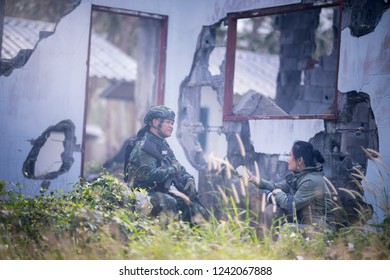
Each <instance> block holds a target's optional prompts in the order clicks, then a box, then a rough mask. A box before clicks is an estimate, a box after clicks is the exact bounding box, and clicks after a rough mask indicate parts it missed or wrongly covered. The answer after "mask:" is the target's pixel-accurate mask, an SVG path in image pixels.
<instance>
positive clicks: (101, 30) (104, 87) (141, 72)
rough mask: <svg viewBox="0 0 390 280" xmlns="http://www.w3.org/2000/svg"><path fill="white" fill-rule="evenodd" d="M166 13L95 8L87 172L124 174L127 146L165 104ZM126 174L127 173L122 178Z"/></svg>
mask: <svg viewBox="0 0 390 280" xmlns="http://www.w3.org/2000/svg"><path fill="white" fill-rule="evenodd" d="M166 37H167V17H166V16H160V15H152V14H145V13H139V12H133V11H127V10H119V9H112V8H106V7H101V6H93V9H92V14H91V33H90V47H89V63H88V65H89V68H88V82H87V96H86V104H85V112H86V113H85V126H84V141H83V164H82V172H81V174H82V176H83V177H84V178H85V179H93V178H96V177H97V176H98V175H99V174H100V173H101V172H103V171H106V170H107V169H109V170H107V171H109V172H110V173H111V172H112V173H114V174H116V175H121V174H120V173H123V162H124V144H125V142H126V140H127V139H128V138H130V137H132V136H133V135H135V134H136V133H137V131H138V130H139V129H140V128H141V127H142V126H143V121H142V120H143V116H144V114H145V112H146V110H147V109H148V108H149V107H150V106H152V105H155V104H162V103H163V96H164V94H163V90H164V88H163V85H164V83H163V81H164V70H165V50H166ZM119 177H123V176H119Z"/></svg>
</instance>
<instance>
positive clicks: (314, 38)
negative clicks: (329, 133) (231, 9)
mask: <svg viewBox="0 0 390 280" xmlns="http://www.w3.org/2000/svg"><path fill="white" fill-rule="evenodd" d="M227 22H228V38H227V50H226V71H225V96H224V120H244V119H272V118H275V119H279V118H282V119H284V118H285V119H288V118H293V119H296V118H302V119H309V118H319V119H333V118H336V113H337V110H336V106H337V103H336V100H337V74H338V58H339V42H338V38H339V32H340V7H339V1H333V2H332V3H328V4H326V5H325V4H324V5H321V6H318V5H317V6H314V5H313V4H306V5H302V4H299V5H292V6H284V7H279V8H270V9H262V10H258V11H250V12H242V13H231V14H229V15H228V17H227ZM248 72H249V73H251V75H250V77H249V78H250V81H249V82H248V81H247V80H248V75H247V76H246V77H245V79H243V78H242V76H241V74H242V73H248ZM244 81H246V82H245V83H244ZM254 92H255V93H256V95H260V96H261V97H260V98H258V100H260V101H259V104H258V107H259V110H256V114H255V115H252V116H243V115H240V114H239V112H237V110H236V108H235V106H237V104H239V103H240V99H242V98H244V97H245V95H247V94H251V95H253V94H254ZM261 102H263V103H264V104H263V105H262V104H260V103H261ZM264 105H266V106H264Z"/></svg>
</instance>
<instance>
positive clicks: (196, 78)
mask: <svg viewBox="0 0 390 280" xmlns="http://www.w3.org/2000/svg"><path fill="white" fill-rule="evenodd" d="M347 2H348V1H347ZM368 2H369V1H361V3H359V4H356V3H354V4H351V3H349V2H348V3H347V5H346V7H345V10H343V13H342V20H343V22H344V26H343V31H342V36H341V39H340V40H341V50H340V52H341V54H340V68H339V78H338V89H339V97H338V100H337V102H338V108H337V110H338V114H339V115H338V118H337V119H336V120H317V121H313V120H283V121H282V120H266V121H258V120H257V121H249V122H248V121H241V122H224V123H223V126H222V127H221V131H222V132H223V134H224V135H225V137H226V141H227V147H228V148H227V151H226V154H225V155H226V157H227V158H228V160H229V162H230V163H231V164H232V165H233V166H234V167H237V166H238V165H240V164H247V165H249V166H252V167H253V162H256V163H257V164H258V165H259V169H260V173H261V174H262V176H263V177H264V178H266V179H272V180H276V181H277V180H280V179H282V178H283V175H284V174H285V173H286V171H287V166H286V163H285V162H283V160H280V155H282V154H284V153H288V151H289V149H290V148H291V144H292V143H293V141H295V140H306V141H310V142H312V143H313V144H314V146H315V147H316V148H318V149H319V150H320V151H321V152H322V153H323V154H324V156H325V159H326V165H325V175H326V176H327V177H328V178H329V179H330V180H331V181H332V183H333V184H334V185H335V187H336V188H337V189H338V190H339V199H340V200H341V201H342V204H343V206H344V208H345V210H346V211H347V212H346V213H344V212H343V213H339V214H340V215H341V216H340V219H347V220H349V221H350V222H357V221H359V219H360V217H359V213H358V212H359V211H360V212H365V211H367V212H368V216H367V217H366V218H369V217H371V216H370V213H369V212H370V210H371V206H372V207H374V210H375V214H374V216H372V218H373V219H374V220H375V221H377V222H378V221H382V220H383V217H384V216H386V215H387V216H388V215H389V212H388V208H387V210H386V208H385V211H387V212H384V211H383V208H382V209H381V207H386V206H387V207H388V205H389V198H388V197H384V198H378V197H377V200H376V201H375V200H373V199H372V194H370V193H369V191H367V190H366V191H364V192H363V190H361V189H360V188H359V186H358V185H356V184H355V183H353V179H354V178H353V176H351V174H352V173H354V172H355V170H354V168H356V169H357V170H359V171H361V172H363V174H367V177H368V178H370V177H371V178H370V180H373V178H372V177H373V175H374V174H375V169H376V168H377V167H376V166H373V163H372V161H369V160H368V159H367V154H366V153H365V152H364V151H363V150H362V147H363V148H370V149H373V150H374V151H379V153H381V154H382V156H383V157H384V162H385V164H386V165H387V166H389V163H390V162H389V156H388V151H387V150H388V149H387V147H386V146H384V145H380V143H381V139H388V132H387V131H386V129H385V127H387V124H384V123H385V122H386V121H385V120H386V118H387V116H388V112H387V110H385V109H384V108H385V105H383V104H381V105H379V104H376V102H378V100H383V101H384V102H387V99H388V98H387V96H388V92H386V87H385V85H387V87H388V85H389V64H388V61H389V59H388V55H389V54H388V51H387V50H388V48H389V46H388V41H389V40H388V38H389V33H388V32H389V31H388V30H385V27H384V26H389V25H388V17H389V14H388V11H387V8H388V4H386V3H385V2H386V1H385V2H384V3H383V2H381V1H377V2H378V3H377V5H371V4H370V3H368ZM379 2H381V3H379ZM371 3H372V2H371ZM366 9H368V10H366ZM367 20H368V21H369V22H367ZM346 22H347V23H349V25H348V24H346ZM376 24H377V26H376ZM217 26H218V24H217V23H215V25H210V26H208V27H204V28H203V30H202V32H201V33H200V35H199V39H198V43H197V49H196V51H195V56H194V62H193V68H192V69H191V71H190V73H189V75H188V76H187V78H186V79H185V80H183V82H182V84H181V95H180V99H179V124H178V131H179V132H178V137H179V140H181V143H182V145H183V147H184V149H185V151H186V154H187V155H188V156H189V160H190V162H191V163H192V165H193V166H196V167H197V169H198V170H199V171H200V174H201V175H200V178H210V177H207V176H206V175H207V174H209V173H208V172H207V171H205V170H204V166H205V161H207V159H205V158H207V157H202V156H199V155H201V154H202V151H201V149H199V146H200V145H199V143H198V142H197V136H196V134H197V133H199V131H202V127H203V131H204V130H207V129H208V127H207V125H206V126H205V125H203V126H202V125H199V123H198V122H199V115H198V114H199V110H198V109H197V108H198V106H199V103H200V102H199V99H201V98H202V97H200V96H199V95H200V94H201V90H200V88H201V87H204V86H209V87H211V88H212V89H213V90H214V91H215V92H216V94H217V99H218V102H219V105H220V106H221V107H222V96H223V83H224V80H223V78H224V65H221V73H220V74H219V75H212V74H211V73H210V72H209V69H208V62H209V58H210V53H211V52H212V49H213V48H217V47H218V46H217V44H216V43H215V41H216V40H215V36H213V34H215V29H216V28H217ZM367 26H368V27H369V28H368V27H367ZM367 28H368V29H367ZM359 30H360V31H359ZM370 32H371V33H373V34H372V35H371V37H372V39H373V40H371V41H369V40H368V39H367V41H366V40H365V39H359V43H361V42H363V44H359V43H357V42H355V43H354V44H353V46H352V45H350V43H351V42H350V41H351V38H350V37H351V36H352V37H353V35H358V36H362V35H365V36H367V35H366V34H370ZM374 34H375V35H374ZM374 38H375V39H374ZM352 41H354V40H352ZM374 42H375V43H374ZM350 48H351V49H352V52H350ZM361 50H366V51H364V52H363V53H364V54H365V56H362V55H361ZM369 50H374V52H373V53H369ZM355 57H359V59H360V60H361V61H359V60H358V61H356V60H355ZM332 61H333V63H337V61H336V60H335V59H332ZM374 62H378V63H377V64H376V65H374ZM356 74H358V75H356ZM323 75H325V74H324V73H322V75H320V76H318V75H317V79H318V78H321V77H322V76H323ZM358 78H363V82H362V81H359V80H358ZM310 79H311V80H312V82H313V81H314V82H315V77H314V76H311V77H310ZM345 79H346V80H345ZM374 80H375V82H374ZM351 82H354V83H355V84H353V83H351ZM378 82H379V83H378ZM376 83H378V84H376ZM363 87H364V88H367V89H369V90H367V91H362V88H363ZM372 90H373V91H372ZM387 91H388V90H387ZM373 99H374V100H375V102H373V101H374V100H373ZM242 100H243V99H242ZM255 100H257V101H255ZM258 100H259V99H258V98H256V94H254V95H253V94H252V97H251V98H247V100H246V101H243V102H246V103H245V104H243V103H239V104H238V105H236V107H234V108H233V111H234V113H235V114H236V115H237V114H239V115H251V114H252V113H253V112H254V109H253V106H255V107H256V106H261V105H254V104H258ZM260 103H261V102H260ZM289 103H291V102H287V103H286V104H289ZM329 104H331V102H329ZM238 106H241V107H242V108H243V109H241V111H240V110H238ZM377 107H379V108H380V110H378V109H376V108H377ZM251 108H252V109H251ZM215 109H216V110H220V109H221V108H215ZM378 115H379V116H378ZM378 117H379V119H380V120H382V121H381V123H382V127H383V129H381V125H379V122H378ZM248 123H249V124H250V125H248ZM191 125H192V128H190V129H189V127H191ZM184 135H186V136H185V137H184ZM191 135H192V136H191ZM237 135H239V136H240V137H241V139H242V142H243V144H244V147H245V156H243V153H242V150H241V148H240V143H239V141H237ZM189 138H190V139H189ZM275 139H277V140H275ZM286 139H287V140H286ZM382 141H383V140H382ZM186 143H193V144H192V145H187V144H186ZM382 143H383V142H382ZM217 174H220V172H219V171H218V170H217ZM383 176H384V177H385V178H383V179H384V180H385V183H384V185H382V191H383V193H382V194H377V195H378V196H381V195H384V194H385V192H386V189H388V182H389V179H390V178H388V173H386V172H385V173H384V174H383ZM229 181H231V180H230V178H229ZM378 181H379V182H380V178H376V180H375V182H378ZM235 183H236V184H238V186H239V183H238V182H237V181H236V182H235ZM361 183H362V184H363V185H364V184H365V182H364V181H363V182H361ZM223 184H226V182H225V181H224V180H221V178H220V177H218V178H216V177H214V178H212V179H209V180H207V179H204V180H203V181H201V182H200V185H199V188H200V191H201V192H203V193H204V197H206V196H207V194H210V193H214V195H215V196H218V190H217V189H216V188H215V187H216V186H221V185H223ZM359 184H360V183H359ZM343 189H347V190H352V191H355V192H357V193H360V194H362V195H363V193H364V195H365V197H364V198H363V197H359V196H355V197H351V195H350V194H349V193H348V192H347V191H344V190H343ZM254 195H255V196H256V195H257V193H256V192H254ZM257 196H258V195H257ZM204 199H205V202H206V203H209V204H210V205H215V204H218V198H216V197H213V198H210V197H208V198H204ZM366 201H368V202H369V203H370V204H371V205H368V204H367V203H366ZM378 202H380V203H382V205H378ZM253 207H255V208H256V206H255V205H253ZM356 209H358V210H357V211H356ZM345 215H346V216H345Z"/></svg>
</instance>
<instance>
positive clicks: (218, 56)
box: [209, 47, 279, 98]
mask: <svg viewBox="0 0 390 280" xmlns="http://www.w3.org/2000/svg"><path fill="white" fill-rule="evenodd" d="M225 52H226V50H225V48H221V47H220V48H215V49H214V50H213V52H212V53H211V55H210V65H209V70H210V72H211V74H214V75H215V74H219V72H220V71H219V67H220V64H221V62H222V60H223V59H224V57H225ZM278 71H279V56H278V55H269V54H260V53H255V52H251V51H245V50H236V62H235V71H234V72H235V77H234V89H233V91H234V93H237V94H240V95H242V94H245V93H246V92H247V91H248V90H250V89H252V90H255V91H257V92H260V93H262V94H263V95H265V96H268V97H271V98H274V97H275V94H276V78H277V75H278Z"/></svg>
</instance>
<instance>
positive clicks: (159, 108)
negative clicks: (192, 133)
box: [144, 105, 175, 125]
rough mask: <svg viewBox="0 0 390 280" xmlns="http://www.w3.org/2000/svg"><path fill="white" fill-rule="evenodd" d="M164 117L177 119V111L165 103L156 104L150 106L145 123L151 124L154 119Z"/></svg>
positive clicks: (172, 119)
mask: <svg viewBox="0 0 390 280" xmlns="http://www.w3.org/2000/svg"><path fill="white" fill-rule="evenodd" d="M157 118H162V119H168V120H171V121H174V120H175V113H174V112H173V111H172V110H171V109H169V108H168V107H166V106H164V105H155V106H152V107H150V109H149V111H148V112H147V113H146V116H145V118H144V123H145V124H148V125H150V122H151V121H152V120H153V119H157Z"/></svg>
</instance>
